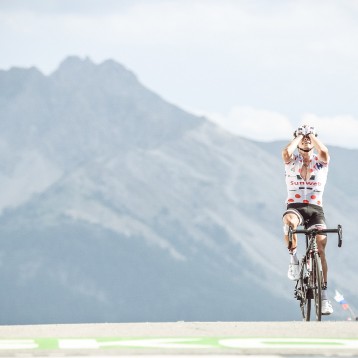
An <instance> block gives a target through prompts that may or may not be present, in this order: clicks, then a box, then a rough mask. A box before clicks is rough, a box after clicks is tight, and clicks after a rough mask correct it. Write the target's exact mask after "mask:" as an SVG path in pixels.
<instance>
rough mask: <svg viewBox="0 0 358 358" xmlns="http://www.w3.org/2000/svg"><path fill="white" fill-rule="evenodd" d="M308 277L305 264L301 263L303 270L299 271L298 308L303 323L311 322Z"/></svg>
mask: <svg viewBox="0 0 358 358" xmlns="http://www.w3.org/2000/svg"><path fill="white" fill-rule="evenodd" d="M308 281H309V275H308V270H307V264H306V262H303V268H302V270H301V274H300V278H299V283H298V290H299V292H300V308H301V314H302V318H303V320H304V321H310V320H311V297H310V291H309V287H308Z"/></svg>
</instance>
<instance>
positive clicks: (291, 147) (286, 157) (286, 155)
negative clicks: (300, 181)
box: [282, 134, 303, 164]
mask: <svg viewBox="0 0 358 358" xmlns="http://www.w3.org/2000/svg"><path fill="white" fill-rule="evenodd" d="M302 138H303V135H302V134H299V135H298V136H297V137H296V138H293V140H292V141H291V142H290V143H288V144H287V145H286V147H285V148H283V150H282V159H283V161H284V162H285V163H286V164H287V163H289V162H290V161H291V160H292V159H293V152H294V151H295V150H296V148H297V146H298V144H299V143H300V142H301V140H302Z"/></svg>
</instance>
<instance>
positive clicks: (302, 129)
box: [294, 126, 306, 137]
mask: <svg viewBox="0 0 358 358" xmlns="http://www.w3.org/2000/svg"><path fill="white" fill-rule="evenodd" d="M294 134H295V137H297V136H299V135H303V136H305V135H306V128H305V127H304V126H301V127H298V128H297V129H296V130H295V133H294Z"/></svg>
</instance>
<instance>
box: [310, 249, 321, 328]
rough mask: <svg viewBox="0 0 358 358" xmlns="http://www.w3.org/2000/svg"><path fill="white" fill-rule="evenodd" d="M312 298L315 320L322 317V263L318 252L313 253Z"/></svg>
mask: <svg viewBox="0 0 358 358" xmlns="http://www.w3.org/2000/svg"><path fill="white" fill-rule="evenodd" d="M312 277H313V282H312V283H313V299H314V303H315V312H316V321H320V320H321V318H322V297H321V294H322V263H321V258H320V257H319V255H318V253H315V254H314V260H313V267H312Z"/></svg>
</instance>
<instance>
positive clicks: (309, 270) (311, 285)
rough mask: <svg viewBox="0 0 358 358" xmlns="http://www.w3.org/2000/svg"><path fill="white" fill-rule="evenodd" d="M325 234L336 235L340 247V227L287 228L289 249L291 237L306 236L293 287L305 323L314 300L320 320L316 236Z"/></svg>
mask: <svg viewBox="0 0 358 358" xmlns="http://www.w3.org/2000/svg"><path fill="white" fill-rule="evenodd" d="M327 233H337V234H338V247H341V246H342V226H341V225H338V227H337V229H316V228H313V229H303V230H294V229H292V227H290V228H289V234H288V238H289V247H291V245H292V237H293V235H294V234H305V236H306V252H305V254H304V256H303V258H302V260H301V263H300V271H299V279H298V281H297V283H296V286H295V297H296V298H297V299H298V300H299V301H300V308H301V312H302V316H303V319H304V320H306V321H309V320H310V314H311V299H314V302H315V313H316V320H317V321H320V320H321V315H322V313H321V309H322V306H321V305H322V300H321V290H322V283H323V272H322V263H321V258H320V255H319V252H318V246H317V241H316V236H317V235H326V234H327Z"/></svg>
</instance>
